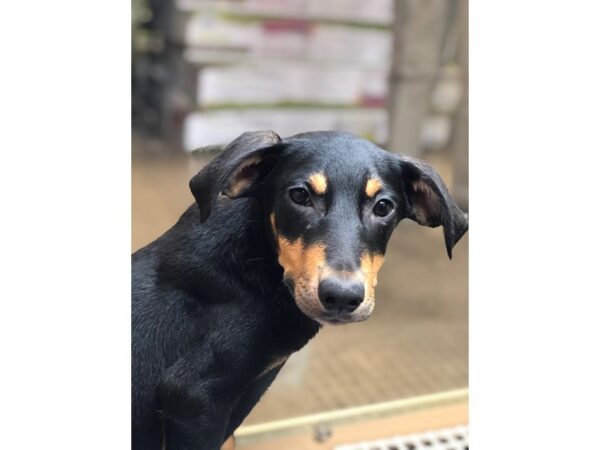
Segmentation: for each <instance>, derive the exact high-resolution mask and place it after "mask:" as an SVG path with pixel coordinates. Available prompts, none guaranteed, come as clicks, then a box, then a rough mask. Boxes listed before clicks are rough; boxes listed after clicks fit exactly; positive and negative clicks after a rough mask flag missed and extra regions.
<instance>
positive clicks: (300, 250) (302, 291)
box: [277, 235, 325, 315]
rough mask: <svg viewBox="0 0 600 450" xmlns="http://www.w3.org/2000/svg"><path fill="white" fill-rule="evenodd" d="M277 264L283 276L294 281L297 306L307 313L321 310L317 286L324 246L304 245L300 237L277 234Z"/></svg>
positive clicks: (323, 262)
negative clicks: (291, 239) (285, 236)
mask: <svg viewBox="0 0 600 450" xmlns="http://www.w3.org/2000/svg"><path fill="white" fill-rule="evenodd" d="M277 242H278V245H279V264H280V265H281V266H282V267H283V271H284V272H283V276H284V278H291V279H293V281H294V297H295V299H296V304H297V305H298V307H299V308H300V309H301V310H302V311H303V312H304V313H305V314H308V315H315V314H319V313H321V312H322V311H323V309H322V305H321V303H320V302H319V298H318V297H319V296H318V287H319V280H320V276H319V275H320V272H321V270H322V269H323V266H324V265H325V247H324V246H323V245H322V244H315V245H311V246H309V247H304V243H303V241H302V239H301V238H299V239H296V240H295V241H289V240H288V239H286V238H284V237H282V236H280V235H278V236H277Z"/></svg>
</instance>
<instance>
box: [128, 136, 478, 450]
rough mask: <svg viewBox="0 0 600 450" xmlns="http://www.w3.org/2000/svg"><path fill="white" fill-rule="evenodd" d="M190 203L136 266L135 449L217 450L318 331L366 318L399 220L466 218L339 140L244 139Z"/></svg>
mask: <svg viewBox="0 0 600 450" xmlns="http://www.w3.org/2000/svg"><path fill="white" fill-rule="evenodd" d="M189 186H190V189H191V191H192V194H193V196H194V198H195V200H196V202H195V204H193V205H192V206H191V207H190V208H189V209H188V210H187V211H185V212H184V213H183V215H182V216H181V218H180V219H179V220H178V222H177V223H176V224H175V225H174V226H173V227H172V228H171V229H170V230H168V231H167V232H166V233H165V234H163V235H162V236H161V237H159V238H158V239H157V240H156V241H154V242H152V243H151V244H149V245H148V246H146V247H144V248H142V249H141V250H139V251H137V252H135V253H134V254H133V256H132V444H133V448H134V450H138V449H139V450H142V449H143V450H153V449H161V448H166V449H168V450H182V449H196V450H197V449H200V450H215V449H219V448H220V447H221V445H222V444H223V443H224V442H225V441H226V440H227V438H228V437H230V436H231V435H232V434H233V432H234V430H235V429H236V428H237V427H238V426H239V425H240V424H241V422H242V421H243V420H244V418H245V417H246V416H247V415H248V413H249V412H250V411H251V410H252V408H253V407H254V405H255V404H256V403H257V402H258V401H259V399H260V397H261V396H262V394H263V393H264V392H265V391H266V390H267V388H268V387H269V385H270V384H271V382H272V381H273V380H274V378H275V377H276V375H277V373H278V372H279V370H280V369H281V367H282V366H283V365H284V364H285V361H286V359H287V358H288V357H289V356H290V355H291V354H292V353H294V352H296V351H298V350H299V349H301V348H302V347H303V346H304V345H305V344H306V343H307V342H308V341H309V340H310V339H311V338H313V337H314V336H315V335H316V334H317V332H318V331H319V329H320V328H321V327H322V326H323V325H325V324H332V325H338V324H346V323H351V322H359V321H363V320H365V319H367V318H368V317H369V315H370V314H371V312H372V311H373V307H374V305H375V285H376V284H377V273H378V271H379V269H380V268H381V265H382V264H383V259H384V255H385V250H386V245H387V242H388V240H389V238H390V236H391V234H392V231H393V230H394V228H395V227H396V225H397V224H398V223H399V222H400V221H401V220H402V219H405V218H408V219H411V220H413V221H415V222H417V223H419V224H420V225H424V226H428V227H437V226H442V227H443V231H444V238H445V246H446V251H447V253H448V256H449V257H450V258H451V257H452V248H453V247H454V245H455V244H456V243H457V242H458V240H459V239H460V238H461V237H462V236H463V234H464V233H465V232H466V231H467V228H468V223H467V216H466V214H464V213H463V212H462V211H461V209H460V208H459V207H458V206H457V205H456V203H455V202H454V201H453V199H452V198H451V197H450V195H449V193H448V189H447V188H446V186H445V185H444V183H443V181H442V180H441V179H440V177H439V175H438V174H437V173H436V172H435V171H434V169H433V168H432V167H431V166H429V165H428V164H426V163H425V162H423V161H420V160H417V159H413V158H410V157H407V156H401V155H397V154H393V153H389V152H387V151H385V150H383V149H381V148H379V147H377V146H376V145H374V144H372V143H371V142H369V141H366V140H364V139H361V138H358V137H356V136H354V135H351V134H349V133H345V132H331V131H320V132H310V133H302V134H298V135H295V136H292V137H289V138H285V139H282V138H280V137H279V136H278V135H277V134H276V133H274V132H272V131H257V132H247V133H244V134H242V135H241V136H239V137H238V138H237V139H235V140H234V141H233V142H231V143H230V144H229V145H228V146H227V147H226V148H225V149H224V150H223V151H222V152H221V153H220V154H219V155H218V156H217V157H215V158H214V159H213V160H212V162H211V163H209V164H208V165H207V166H206V167H204V169H202V170H201V171H200V172H199V173H198V174H197V175H195V176H194V177H193V178H192V179H191V181H190V183H189Z"/></svg>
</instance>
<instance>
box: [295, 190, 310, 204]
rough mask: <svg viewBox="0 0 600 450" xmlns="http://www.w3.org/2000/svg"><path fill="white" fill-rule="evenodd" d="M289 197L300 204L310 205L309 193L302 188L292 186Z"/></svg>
mask: <svg viewBox="0 0 600 450" xmlns="http://www.w3.org/2000/svg"><path fill="white" fill-rule="evenodd" d="M290 198H291V199H292V201H293V202H294V203H297V204H298V205H302V206H308V205H310V194H309V193H308V191H307V190H306V189H304V188H294V189H291V190H290Z"/></svg>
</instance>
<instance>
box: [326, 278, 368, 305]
mask: <svg viewBox="0 0 600 450" xmlns="http://www.w3.org/2000/svg"><path fill="white" fill-rule="evenodd" d="M364 297H365V288H364V286H363V284H362V283H357V282H356V281H352V280H342V279H338V278H325V279H324V280H321V282H320V283H319V300H320V301H321V303H322V304H323V306H324V307H325V309H326V310H327V311H332V312H336V313H341V312H352V311H354V310H355V309H356V308H358V305H360V304H361V303H362V301H363V299H364Z"/></svg>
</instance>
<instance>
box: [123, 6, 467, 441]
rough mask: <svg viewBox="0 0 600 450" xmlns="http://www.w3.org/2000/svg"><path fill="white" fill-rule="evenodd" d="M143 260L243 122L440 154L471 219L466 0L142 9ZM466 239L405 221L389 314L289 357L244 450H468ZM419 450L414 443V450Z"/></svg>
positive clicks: (135, 114) (329, 332)
mask: <svg viewBox="0 0 600 450" xmlns="http://www.w3.org/2000/svg"><path fill="white" fill-rule="evenodd" d="M132 1H133V4H132V12H133V14H132V18H133V22H132V123H133V133H132V152H133V153H132V154H133V156H132V223H133V230H132V247H133V248H132V250H133V251H135V250H137V249H139V248H141V247H143V246H144V245H146V244H148V243H149V242H151V241H152V240H154V239H156V238H157V237H158V236H160V235H161V234H162V233H163V232H164V231H166V230H167V229H168V228H169V227H170V226H172V225H173V224H174V222H175V221H176V220H177V218H178V217H179V216H180V215H181V213H182V212H183V211H184V210H185V209H186V208H187V207H188V206H189V205H190V204H191V203H192V202H193V197H192V195H191V193H190V192H189V190H188V181H189V179H190V178H191V177H192V176H193V175H194V174H195V173H197V172H198V170H199V169H200V168H201V167H202V166H203V165H204V164H206V162H207V161H209V160H210V159H212V157H214V155H215V154H216V153H215V152H216V149H215V147H214V146H215V145H220V144H225V143H228V142H229V141H231V140H233V139H234V138H235V137H237V136H238V135H239V134H241V133H242V132H244V131H249V130H260V129H272V130H274V131H275V132H277V133H278V134H279V135H281V136H289V135H292V134H295V133H299V132H304V131H311V130H346V131H350V132H352V133H355V134H357V135H360V136H362V137H365V138H367V139H370V140H372V141H374V142H376V143H377V144H380V145H381V146H383V147H384V148H386V149H388V150H389V151H392V152H401V153H405V154H410V155H412V156H416V157H419V158H422V159H425V160H427V161H429V162H430V163H431V164H432V165H433V166H434V167H435V168H436V169H437V170H438V172H439V173H440V174H441V176H442V178H443V179H444V180H445V181H446V183H447V184H448V186H449V188H450V190H451V192H452V193H453V195H454V197H455V198H456V199H457V201H458V202H459V204H460V205H461V207H462V208H463V209H464V210H465V211H467V210H468V32H467V30H468V19H467V18H468V4H467V0H395V1H394V0H369V1H368V2H367V1H360V0H331V1H324V0H222V1H221V0H132ZM467 276H468V234H467V235H466V236H465V237H464V238H463V239H462V240H461V242H460V243H459V244H458V245H457V247H456V248H455V250H454V257H453V259H452V260H451V261H450V260H448V258H447V256H446V252H445V249H444V244H443V236H442V232H441V229H429V228H424V227H419V226H418V225H416V224H414V223H413V222H409V221H405V222H402V223H401V224H400V225H399V226H398V228H397V230H396V232H395V233H394V235H393V237H392V240H391V242H390V244H389V247H388V252H387V255H386V263H385V264H384V266H383V268H382V270H381V273H380V277H379V284H378V286H377V305H376V308H375V311H374V313H373V315H372V316H371V318H370V319H369V320H368V321H366V322H364V323H360V324H352V325H347V326H343V327H326V328H324V329H323V330H322V331H321V332H320V333H319V335H318V336H317V337H316V338H315V339H313V340H312V341H311V342H310V343H309V344H308V345H307V346H306V347H305V348H304V349H302V350H301V351H300V352H298V353H297V354H295V355H294V356H293V357H292V358H290V360H289V361H288V363H287V364H286V366H285V367H284V369H283V370H282V372H281V374H280V376H279V377H278V379H277V380H276V381H275V383H274V384H273V385H272V387H271V388H270V389H269V391H268V392H267V393H266V394H265V396H264V397H263V399H262V400H261V402H260V403H259V404H258V405H257V407H256V408H255V409H254V411H253V412H252V413H251V414H250V416H248V418H247V420H246V421H245V422H244V424H243V426H242V427H241V428H240V429H239V430H238V432H237V433H236V435H237V444H238V447H240V448H248V449H256V450H259V449H262V450H267V449H282V448H290V449H330V448H336V449H338V450H342V449H343V450H351V449H369V450H370V449H380V448H381V449H393V448H396V449H410V448H412V449H417V448H421V447H422V448H433V447H435V448H440V449H441V448H447V449H450V448H454V449H459V448H460V449H462V448H468V407H467V399H468V289H467ZM411 446H412V447H411Z"/></svg>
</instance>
